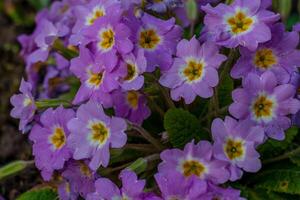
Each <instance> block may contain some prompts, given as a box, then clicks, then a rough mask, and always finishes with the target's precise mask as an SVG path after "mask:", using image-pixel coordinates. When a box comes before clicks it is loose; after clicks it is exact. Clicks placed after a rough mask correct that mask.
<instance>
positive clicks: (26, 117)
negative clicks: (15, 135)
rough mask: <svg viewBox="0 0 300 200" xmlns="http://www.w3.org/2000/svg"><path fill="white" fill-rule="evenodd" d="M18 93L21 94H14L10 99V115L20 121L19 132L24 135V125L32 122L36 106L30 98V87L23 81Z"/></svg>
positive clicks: (31, 97)
mask: <svg viewBox="0 0 300 200" xmlns="http://www.w3.org/2000/svg"><path fill="white" fill-rule="evenodd" d="M20 92H21V94H15V95H13V96H12V97H11V98H10V102H11V104H12V105H13V106H14V108H13V109H12V110H11V113H10V115H11V116H12V117H13V118H16V119H20V124H19V130H21V131H23V133H24V132H25V127H26V125H27V124H28V123H30V122H31V121H32V120H33V117H34V113H35V111H36V106H35V101H34V98H33V96H32V86H31V84H30V83H28V82H26V81H25V80H24V79H22V81H21V85H20Z"/></svg>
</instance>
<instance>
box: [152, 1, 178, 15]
mask: <svg viewBox="0 0 300 200" xmlns="http://www.w3.org/2000/svg"><path fill="white" fill-rule="evenodd" d="M150 2H151V3H149V5H147V8H148V9H150V10H153V11H155V12H159V13H163V12H166V11H167V10H168V9H170V10H172V9H174V8H176V7H178V6H182V4H183V3H182V1H181V0H160V1H156V0H152V1H150Z"/></svg>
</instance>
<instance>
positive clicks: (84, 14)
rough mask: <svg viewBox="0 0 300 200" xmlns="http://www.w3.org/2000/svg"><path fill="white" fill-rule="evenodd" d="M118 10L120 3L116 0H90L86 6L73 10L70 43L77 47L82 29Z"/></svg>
mask: <svg viewBox="0 0 300 200" xmlns="http://www.w3.org/2000/svg"><path fill="white" fill-rule="evenodd" d="M119 9H120V3H119V2H118V1H117V0H92V1H90V2H89V3H88V4H84V5H79V6H76V7H75V8H74V14H75V16H76V23H75V25H74V27H73V30H72V32H73V35H71V37H70V42H71V43H72V44H74V45H78V44H79V43H80V40H82V37H83V35H82V32H83V30H84V29H86V28H87V27H89V26H91V25H93V24H94V22H95V21H96V20H98V19H99V18H101V17H103V16H105V15H109V14H110V13H112V12H115V10H119Z"/></svg>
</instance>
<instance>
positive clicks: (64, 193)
mask: <svg viewBox="0 0 300 200" xmlns="http://www.w3.org/2000/svg"><path fill="white" fill-rule="evenodd" d="M57 192H58V196H59V199H61V200H77V199H78V193H77V192H76V191H74V190H72V188H71V186H70V182H68V181H65V180H64V181H63V182H62V183H61V184H59V185H58V188H57Z"/></svg>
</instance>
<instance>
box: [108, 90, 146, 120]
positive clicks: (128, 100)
mask: <svg viewBox="0 0 300 200" xmlns="http://www.w3.org/2000/svg"><path fill="white" fill-rule="evenodd" d="M113 101H114V108H115V114H116V116H117V117H122V118H126V119H128V120H130V121H131V122H134V123H137V124H141V123H142V122H143V121H144V120H145V119H147V118H148V117H149V116H150V114H151V111H150V109H149V108H148V106H147V100H146V97H145V96H144V95H143V94H141V93H140V92H138V91H134V90H130V91H119V90H117V91H115V92H114V93H113Z"/></svg>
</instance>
